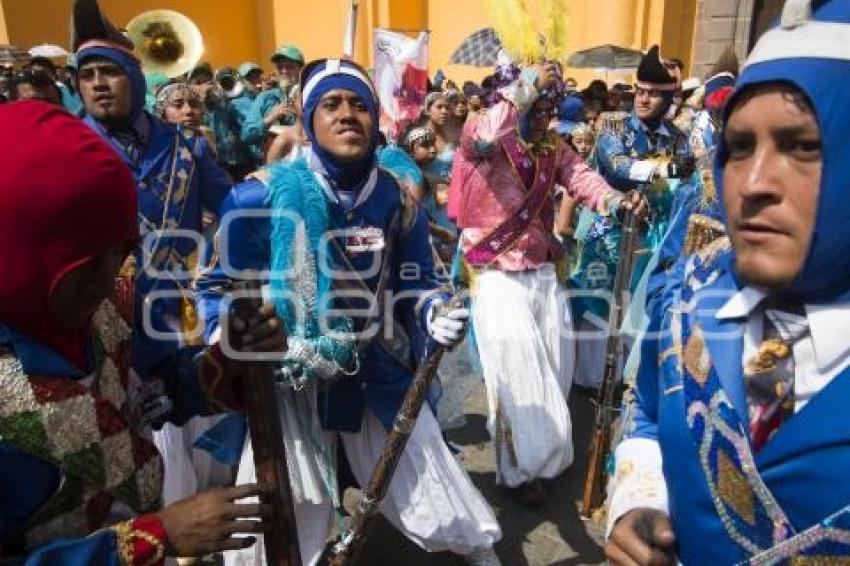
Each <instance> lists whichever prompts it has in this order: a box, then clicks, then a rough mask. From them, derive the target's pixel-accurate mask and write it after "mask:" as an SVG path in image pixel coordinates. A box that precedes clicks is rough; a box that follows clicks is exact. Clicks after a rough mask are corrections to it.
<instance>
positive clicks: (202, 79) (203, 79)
mask: <svg viewBox="0 0 850 566" xmlns="http://www.w3.org/2000/svg"><path fill="white" fill-rule="evenodd" d="M189 84H190V85H192V86H207V85H209V86H213V77H212V75H208V74H206V73H198V74H196V75H194V76H193V77H192V78H191V79H190V80H189Z"/></svg>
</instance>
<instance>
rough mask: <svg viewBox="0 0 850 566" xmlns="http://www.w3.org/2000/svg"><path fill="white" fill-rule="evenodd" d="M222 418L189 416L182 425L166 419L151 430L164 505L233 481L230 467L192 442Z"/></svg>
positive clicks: (220, 416)
mask: <svg viewBox="0 0 850 566" xmlns="http://www.w3.org/2000/svg"><path fill="white" fill-rule="evenodd" d="M222 418H223V416H222V415H214V416H211V417H193V418H191V419H189V421H187V422H186V424H185V425H183V426H180V427H178V426H174V425H173V424H170V423H166V424H165V425H163V427H162V429H161V430H156V431H153V442H154V444H155V445H156V447H157V449H159V453H160V454H162V462H163V481H162V500H163V503H164V504H165V505H168V504H169V503H173V502H175V501H178V500H180V499H183V498H185V497H189V496H190V495H195V494H196V493H199V492H201V491H204V490H206V489H209V488H211V487H223V486H228V485H231V484H232V483H233V467H232V466H228V465H227V464H224V463H222V462H219V461H218V460H216V459H215V458H213V456H212V454H210V453H209V452H207V451H206V450H201V449H200V448H195V447H194V446H192V444H193V443H194V442H195V440H197V439H198V437H199V436H200V435H201V434H203V433H204V432H206V431H207V430H208V429H210V428H212V427H213V426H215V425H216V424H218V421H220V420H221V419H222Z"/></svg>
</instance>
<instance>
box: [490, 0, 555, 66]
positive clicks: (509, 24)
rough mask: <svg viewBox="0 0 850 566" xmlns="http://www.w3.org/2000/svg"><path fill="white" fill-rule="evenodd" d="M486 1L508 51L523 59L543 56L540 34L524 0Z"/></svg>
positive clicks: (494, 27) (516, 57)
mask: <svg viewBox="0 0 850 566" xmlns="http://www.w3.org/2000/svg"><path fill="white" fill-rule="evenodd" d="M485 3H486V6H487V12H488V14H489V16H490V21H491V23H492V24H493V29H494V30H496V35H497V36H499V39H500V40H501V42H502V46H503V47H504V48H505V50H506V51H507V52H508V53H510V54H511V55H512V56H513V57H514V58H515V59H519V60H522V61H534V60H537V59H539V58H540V57H542V55H543V47H542V46H541V45H540V36H539V35H538V33H537V30H536V29H535V28H534V23H533V22H532V21H531V16H530V15H529V14H528V10H527V9H526V7H525V2H524V1H523V0H485Z"/></svg>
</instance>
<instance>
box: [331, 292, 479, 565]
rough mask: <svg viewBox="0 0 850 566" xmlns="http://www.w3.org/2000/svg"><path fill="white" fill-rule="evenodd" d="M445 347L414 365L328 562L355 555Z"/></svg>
mask: <svg viewBox="0 0 850 566" xmlns="http://www.w3.org/2000/svg"><path fill="white" fill-rule="evenodd" d="M462 304H463V296H460V295H455V296H454V297H452V299H451V300H450V301H449V302H448V304H447V305H441V307H440V308H443V309H452V308H457V307H459V306H461V305H462ZM445 351H446V348H445V347H444V346H439V347H437V348H436V349H435V350H434V351H433V352H432V353H431V354H430V355H429V356H428V358H426V360H425V361H424V362H423V363H422V364H421V365H420V366H419V367H418V368H417V370H416V374H415V375H414V377H413V381H412V382H411V384H410V388H409V389H408V390H407V393H405V396H404V400H403V401H402V404H401V408H400V409H399V411H398V414H397V415H396V418H395V422H393V427H392V429H391V430H390V431H389V433H387V438H386V440H385V441H384V449H383V452H382V453H381V458H380V459H379V460H378V463H377V464H376V465H375V468H374V469H373V471H372V477H371V478H370V479H369V485H368V486H366V489H365V490H364V491H363V496H362V498H361V500H360V503H359V504H358V506H357V510H356V511H355V514H354V522H353V524H352V526H351V530H350V531H349V532H348V534H347V535H346V536H345V537H344V538H342V539H341V540H340V541H339V542H337V543H336V544H335V545H334V547H333V550H332V552H331V557H330V560H329V562H328V564H329V565H330V566H346V565H347V564H350V563H351V562H352V561H353V560H354V557H355V556H356V555H357V551H358V550H359V548H360V546H361V544H362V543H363V540H364V538H365V536H366V527H367V526H368V524H369V522H370V521H371V519H372V518H373V517H374V516H375V514H376V513H377V511H378V507H379V506H380V504H381V501H383V499H384V497H385V496H386V495H387V490H388V489H389V487H390V482H391V481H392V479H393V474H394V473H395V470H396V467H397V466H398V462H399V459H400V458H401V456H402V454H403V453H404V447H405V446H406V445H407V440H408V439H409V438H410V435H411V433H412V432H413V428H414V427H415V426H416V420H417V419H418V418H419V411H420V410H421V409H422V405H423V404H424V402H425V399H426V397H427V396H428V391H429V389H430V387H431V381H432V380H433V379H434V376H435V375H436V373H437V368H438V367H439V366H440V361H441V360H442V359H443V354H444V353H445Z"/></svg>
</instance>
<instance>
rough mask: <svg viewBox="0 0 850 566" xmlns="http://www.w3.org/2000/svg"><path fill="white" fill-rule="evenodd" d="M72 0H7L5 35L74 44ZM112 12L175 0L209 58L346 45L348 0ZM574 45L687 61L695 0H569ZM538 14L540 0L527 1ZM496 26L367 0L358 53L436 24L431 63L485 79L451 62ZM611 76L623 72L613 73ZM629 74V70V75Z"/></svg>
mask: <svg viewBox="0 0 850 566" xmlns="http://www.w3.org/2000/svg"><path fill="white" fill-rule="evenodd" d="M72 1H73V0H0V42H3V41H2V40H3V33H4V27H5V29H6V30H7V31H8V40H9V41H10V42H11V43H14V44H16V45H19V46H20V47H24V48H28V47H30V46H32V45H34V44H38V43H45V42H49V43H59V44H61V45H67V43H68V24H67V22H68V15H69V13H70V8H71V4H72ZM100 1H101V6H102V7H103V9H104V11H106V12H107V14H108V15H109V17H110V18H111V19H112V20H113V21H114V22H115V23H117V24H119V25H125V24H126V23H127V22H128V21H129V19H130V18H132V17H133V16H135V15H137V14H138V13H140V12H142V11H144V10H149V9H153V8H170V9H174V10H177V11H180V12H183V13H184V14H186V15H187V16H189V17H190V18H191V19H192V20H193V21H195V23H196V24H198V27H199V28H200V29H201V33H202V34H203V36H204V41H205V45H206V53H205V56H204V58H205V59H206V60H209V61H210V62H211V63H212V64H213V65H216V66H221V65H226V64H229V65H235V64H238V63H240V62H241V61H244V60H247V59H252V60H255V61H257V62H258V63H260V64H261V65H263V66H264V67H266V68H268V67H270V63H269V55H270V54H271V53H272V52H273V51H274V49H275V47H276V46H278V45H280V44H282V43H286V42H292V43H296V44H297V45H299V46H300V47H301V49H302V50H303V51H304V54H305V56H306V57H307V58H308V59H311V58H316V57H329V56H330V57H335V56H339V55H340V54H341V51H342V43H343V35H344V32H345V27H346V24H347V20H348V9H349V4H350V2H349V0H226V1H224V0H223V1H210V0H100ZM566 1H567V9H568V18H569V22H568V29H569V38H570V39H569V44H570V50H578V49H584V48H587V47H592V46H595V45H600V44H604V43H613V44H616V45H622V46H626V47H634V48H639V49H642V48H646V47H648V46H649V45H651V44H653V43H660V44H661V46H662V53H663V54H664V55H665V56H668V57H673V56H678V57H681V58H682V59H684V60H685V61H686V63H689V60H690V56H691V44H692V41H693V29H694V18H695V15H696V14H695V12H696V7H695V6H696V0H603V1H597V2H589V1H587V0H566ZM526 4H527V5H528V6H529V10H530V11H531V13H532V16H533V17H535V18H537V17H538V12H539V9H540V6H541V0H526ZM488 25H489V20H488V16H487V14H486V12H485V9H484V2H483V0H360V9H359V17H358V33H357V43H356V49H355V59H357V60H358V61H359V62H360V63H362V64H365V65H366V66H369V65H370V61H371V43H372V30H373V29H374V28H376V27H383V28H390V29H398V30H409V31H413V30H422V29H427V30H430V33H431V41H430V50H431V51H430V67H431V72H432V73H433V72H434V71H436V69H438V68H442V69H443V70H444V72H445V73H446V74H447V75H448V76H449V77H450V78H453V79H454V80H456V81H458V82H460V81H463V80H465V79H473V80H480V79H481V78H482V77H483V76H484V75H486V74H487V73H489V72H490V69H476V68H473V67H467V66H454V65H448V60H449V58H450V56H451V54H452V52H453V51H454V49H455V48H456V47H457V46H458V45H459V44H460V43H461V41H463V39H464V38H465V37H466V36H468V35H469V34H470V33H472V32H473V31H475V30H477V29H479V28H482V27H486V26H488ZM568 74H570V75H572V76H575V77H576V78H577V79H578V80H579V82H580V83H587V82H588V81H590V80H591V79H593V78H605V75H604V74H598V73H595V72H594V71H593V70H572V69H570V70H568ZM608 78H609V79H610V80H614V79H615V78H620V77H619V76H615V75H611V76H608ZM624 78H628V77H624Z"/></svg>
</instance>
